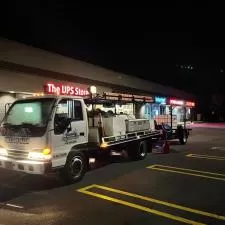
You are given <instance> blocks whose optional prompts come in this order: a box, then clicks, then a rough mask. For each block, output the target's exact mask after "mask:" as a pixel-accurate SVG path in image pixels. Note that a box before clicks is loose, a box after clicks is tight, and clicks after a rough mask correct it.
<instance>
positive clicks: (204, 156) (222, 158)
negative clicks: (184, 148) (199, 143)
mask: <svg viewBox="0 0 225 225" xmlns="http://www.w3.org/2000/svg"><path fill="white" fill-rule="evenodd" d="M186 156H187V157H192V158H200V159H213V160H225V157H219V156H211V155H198V154H188V155H186Z"/></svg>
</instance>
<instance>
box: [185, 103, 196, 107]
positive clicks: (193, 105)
mask: <svg viewBox="0 0 225 225" xmlns="http://www.w3.org/2000/svg"><path fill="white" fill-rule="evenodd" d="M186 106H189V107H195V102H186Z"/></svg>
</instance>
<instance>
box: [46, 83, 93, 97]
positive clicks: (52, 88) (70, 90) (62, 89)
mask: <svg viewBox="0 0 225 225" xmlns="http://www.w3.org/2000/svg"><path fill="white" fill-rule="evenodd" d="M44 92H45V93H46V94H56V95H72V96H85V95H89V92H88V90H87V89H82V88H80V87H77V86H71V85H66V84H53V83H47V84H46V85H45V86H44Z"/></svg>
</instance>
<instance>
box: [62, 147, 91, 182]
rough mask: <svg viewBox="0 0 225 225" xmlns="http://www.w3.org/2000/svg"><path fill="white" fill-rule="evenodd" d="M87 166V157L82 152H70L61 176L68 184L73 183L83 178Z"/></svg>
mask: <svg viewBox="0 0 225 225" xmlns="http://www.w3.org/2000/svg"><path fill="white" fill-rule="evenodd" d="M87 168H88V163H87V158H86V156H85V155H84V154H83V153H82V152H76V151H74V152H70V154H69V155H68V157H67V161H66V165H65V166H64V168H63V169H62V170H61V171H60V176H61V178H62V180H64V181H65V182H66V183H67V184H73V183H76V182H78V181H80V180H82V179H83V177H84V175H85V173H86V171H87Z"/></svg>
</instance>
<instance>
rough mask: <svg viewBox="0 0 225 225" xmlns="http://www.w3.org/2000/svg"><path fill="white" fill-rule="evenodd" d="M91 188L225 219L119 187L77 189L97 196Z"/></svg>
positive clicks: (98, 186)
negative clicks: (122, 189)
mask: <svg viewBox="0 0 225 225" xmlns="http://www.w3.org/2000/svg"><path fill="white" fill-rule="evenodd" d="M91 188H99V189H103V190H106V191H110V192H114V193H118V194H121V195H125V196H129V197H133V198H137V199H141V200H145V201H148V202H153V203H157V204H160V205H163V206H167V207H171V208H175V209H178V210H183V211H186V212H190V213H194V214H198V215H201V216H206V217H211V218H215V219H218V220H225V216H221V215H217V214H214V213H209V212H204V211H201V210H198V209H192V208H189V207H185V206H181V205H177V204H174V203H169V202H165V201H161V200H157V199H154V198H150V197H146V196H142V195H138V194H134V193H130V192H126V191H121V190H118V189H113V188H109V187H105V186H100V185H96V184H94V185H90V186H88V187H84V188H81V189H79V190H77V191H79V192H82V193H86V194H90V193H92V194H91V195H92V196H95V194H96V193H94V192H90V191H88V189H91ZM97 195H99V194H97ZM96 197H97V196H96ZM98 197H100V196H98Z"/></svg>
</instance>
